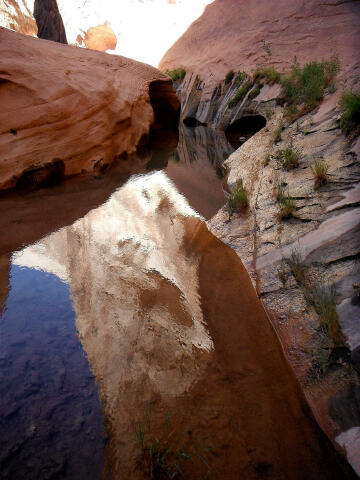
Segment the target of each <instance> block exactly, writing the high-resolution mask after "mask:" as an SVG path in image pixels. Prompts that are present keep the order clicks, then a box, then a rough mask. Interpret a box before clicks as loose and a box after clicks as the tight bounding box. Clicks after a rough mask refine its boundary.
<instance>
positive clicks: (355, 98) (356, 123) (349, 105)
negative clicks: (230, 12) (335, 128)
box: [340, 92, 360, 133]
mask: <svg viewBox="0 0 360 480" xmlns="http://www.w3.org/2000/svg"><path fill="white" fill-rule="evenodd" d="M340 109H341V111H342V115H341V118H340V128H341V129H342V130H343V131H344V132H345V133H350V132H351V131H352V130H356V129H359V128H360V95H357V94H356V93H354V92H344V93H343V95H342V97H341V101H340Z"/></svg>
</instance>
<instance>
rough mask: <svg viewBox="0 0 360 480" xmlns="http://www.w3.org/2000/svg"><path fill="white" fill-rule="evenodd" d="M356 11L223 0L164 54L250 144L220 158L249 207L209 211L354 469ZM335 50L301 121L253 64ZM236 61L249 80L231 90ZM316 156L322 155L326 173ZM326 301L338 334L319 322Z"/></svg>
mask: <svg viewBox="0 0 360 480" xmlns="http://www.w3.org/2000/svg"><path fill="white" fill-rule="evenodd" d="M220 19H221V20H220ZM359 19H360V3H359V2H356V1H349V2H339V1H336V0H331V1H329V2H326V3H321V2H319V1H315V0H312V1H309V2H306V4H304V2H301V1H297V0H296V1H294V2H285V1H279V2H260V3H259V2H255V1H254V2H253V1H251V2H245V1H233V0H223V1H218V0H217V1H215V2H214V3H213V4H211V5H209V6H208V7H207V8H206V10H205V12H204V14H203V16H202V17H201V18H200V19H199V20H197V21H196V22H194V23H193V24H192V26H191V27H190V28H189V29H188V31H187V32H186V33H185V34H184V35H183V36H182V37H181V38H180V39H179V40H178V41H177V42H176V44H175V45H174V46H173V47H172V48H171V49H170V50H169V51H168V52H167V53H166V55H165V56H164V57H163V59H162V61H161V63H160V68H161V69H163V70H165V69H170V70H173V69H176V68H178V67H180V66H181V67H184V68H185V69H186V76H185V78H184V79H183V80H182V81H178V82H176V83H175V87H176V89H177V93H178V95H179V97H180V99H181V106H182V111H181V118H182V119H183V120H184V122H185V123H189V122H190V123H192V124H193V125H198V124H207V125H209V126H211V127H215V128H218V129H222V130H225V131H226V132H227V136H228V138H229V140H230V141H231V142H232V143H233V145H234V146H236V148H238V147H239V145H241V146H240V148H238V150H237V151H235V152H234V153H233V154H232V155H231V156H230V157H229V159H228V160H227V161H226V162H225V166H226V168H227V173H228V177H227V178H228V183H229V187H230V190H232V189H234V188H235V185H236V184H237V182H238V181H239V180H240V179H241V180H242V182H243V184H244V186H245V190H246V191H247V195H248V200H249V207H248V209H247V210H246V211H245V212H244V213H242V214H233V215H229V212H228V211H227V210H226V209H225V208H223V209H221V210H220V212H219V213H218V214H217V215H215V217H213V219H211V220H210V221H209V222H208V225H209V226H210V228H211V230H212V232H213V233H215V235H216V236H218V237H219V238H220V239H222V240H223V241H224V242H226V243H227V244H228V245H230V246H231V247H232V248H233V249H234V250H235V251H236V252H237V253H238V255H239V256H240V257H241V259H242V260H243V262H244V264H245V266H246V268H247V270H248V272H249V274H250V276H251V278H252V280H253V283H254V286H255V288H256V289H257V292H258V294H259V296H260V298H261V299H262V301H263V304H264V305H265V307H266V309H267V311H268V313H269V316H270V318H271V321H272V323H273V325H274V327H275V329H276V331H277V333H278V335H279V338H280V340H281V343H282V345H283V348H284V351H285V354H286V356H287V358H288V360H289V362H290V364H291V365H292V367H293V369H294V371H295V373H296V375H297V377H298V379H299V380H300V382H301V384H302V387H303V389H304V391H305V394H306V396H307V399H308V401H309V404H310V406H311V408H312V410H313V412H314V413H315V415H316V417H317V420H318V422H319V424H320V425H321V427H322V428H323V430H324V431H325V432H326V433H327V434H328V436H329V437H330V438H331V439H332V440H333V441H334V443H336V444H337V446H338V448H339V449H340V447H341V448H344V449H345V450H346V454H347V457H348V460H349V461H350V462H351V464H352V465H353V467H354V468H355V469H356V471H357V472H358V473H359V472H360V466H359V463H358V460H357V459H358V458H360V451H359V425H360V404H359V392H360V390H359V376H358V372H359V371H360V364H359V332H360V324H359V318H360V309H359V283H360V265H359V254H360V249H359V245H360V229H359V228H360V227H359V225H360V217H359V201H360V197H359V180H360V168H359V165H360V163H359V162H360V151H359V148H360V147H359V145H360V144H359V139H358V137H356V134H355V135H353V136H352V137H351V136H350V137H346V136H345V135H344V133H343V132H342V131H341V129H340V128H339V118H340V114H341V112H340V108H339V101H340V96H341V93H342V91H343V90H347V91H349V90H353V91H355V92H359V90H360V85H359V69H360V56H359V50H358V45H359V44H360V29H359ZM332 54H337V56H338V59H339V61H340V71H339V73H338V75H337V78H336V85H335V86H333V88H332V89H329V90H326V91H325V99H324V101H323V102H322V104H321V105H320V106H319V107H318V108H316V109H313V111H312V112H310V113H306V114H304V115H298V118H297V119H296V120H295V121H293V120H291V119H290V117H289V116H287V115H286V112H285V110H284V108H283V106H282V105H283V103H284V99H283V98H282V87H281V85H280V84H279V83H276V80H275V81H270V82H268V83H266V81H263V80H261V81H260V82H259V81H255V82H253V74H254V72H255V71H256V70H258V69H265V68H269V67H273V68H275V69H276V70H277V71H279V72H280V73H281V72H288V71H289V70H290V68H291V65H292V64H293V63H294V57H295V56H296V60H297V61H298V62H300V64H301V65H303V64H304V63H306V62H309V61H312V60H318V61H321V60H322V59H324V58H326V59H329V58H330V56H331V55H332ZM230 70H233V71H234V75H233V77H232V78H231V76H229V77H228V79H227V81H226V79H225V77H226V74H227V73H228V72H229V71H230ZM239 72H245V73H246V74H247V75H248V77H247V79H248V80H250V82H251V86H250V87H249V88H248V89H247V91H246V93H245V94H244V95H242V97H241V99H240V100H239V101H238V102H232V99H233V98H234V96H235V95H236V93H237V91H238V89H239V84H237V83H236V80H237V76H238V73H239ZM245 82H246V80H245V81H244V82H243V83H242V84H241V85H240V88H241V87H242V86H243V85H244V83H245ZM336 89H337V91H336ZM195 130H196V129H195ZM256 132H258V133H256ZM254 133H255V135H254V136H253V137H252V138H250V139H249V137H250V136H251V135H252V134H254ZM285 149H292V150H293V151H296V152H297V153H298V155H299V165H298V166H297V167H296V168H294V169H291V170H290V169H289V170H286V169H285V168H284V166H283V164H282V162H281V155H282V153H281V152H282V151H285ZM319 162H320V165H326V168H327V183H326V184H324V185H320V187H319V185H318V184H316V182H317V180H316V173H314V172H315V168H316V163H319ZM318 187H319V188H318ZM284 202H285V203H286V202H287V203H288V208H291V210H292V212H291V213H290V214H284V211H282V212H281V209H282V208H283V207H284ZM297 267H299V268H300V274H299V270H297ZM331 305H332V306H331ZM324 309H325V310H326V309H327V312H324ZM330 312H332V313H330ZM326 315H328V316H330V315H333V316H332V318H336V322H338V324H339V329H340V333H339V332H337V334H336V335H338V336H339V337H341V340H340V338H339V337H338V338H336V341H334V338H332V337H331V335H329V334H324V328H323V327H324V317H325V316H326ZM333 328H334V327H333ZM325 330H326V329H325Z"/></svg>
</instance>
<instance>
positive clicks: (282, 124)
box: [274, 119, 285, 143]
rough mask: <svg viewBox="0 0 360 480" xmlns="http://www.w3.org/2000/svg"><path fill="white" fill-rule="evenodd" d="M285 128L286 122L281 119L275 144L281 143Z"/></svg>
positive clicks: (275, 135) (275, 134)
mask: <svg viewBox="0 0 360 480" xmlns="http://www.w3.org/2000/svg"><path fill="white" fill-rule="evenodd" d="M284 127H285V125H284V121H283V120H282V119H281V120H280V122H279V125H278V127H277V129H276V130H275V133H274V143H278V142H280V141H281V134H282V131H283V130H284Z"/></svg>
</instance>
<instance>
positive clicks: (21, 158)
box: [0, 29, 179, 189]
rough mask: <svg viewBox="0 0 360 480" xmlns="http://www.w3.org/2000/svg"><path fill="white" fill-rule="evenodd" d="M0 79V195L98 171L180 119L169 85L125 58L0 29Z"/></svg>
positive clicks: (174, 96)
mask: <svg viewBox="0 0 360 480" xmlns="http://www.w3.org/2000/svg"><path fill="white" fill-rule="evenodd" d="M0 72H1V73H0V99H1V100H0V101H1V106H2V108H1V112H0V189H6V188H12V187H15V186H16V185H17V183H18V182H19V181H20V183H22V184H27V183H29V182H30V183H31V182H35V183H36V182H37V181H39V182H40V183H43V182H44V181H47V180H48V179H51V178H52V177H56V176H59V175H65V176H66V175H75V174H78V173H82V172H91V171H101V170H103V169H104V168H106V166H107V165H109V164H110V163H111V162H112V161H113V160H114V158H116V157H119V156H121V155H123V154H126V153H131V152H134V151H135V150H136V147H137V145H138V143H139V142H140V141H144V139H146V138H147V137H148V134H149V130H150V127H151V126H152V125H154V122H155V124H160V123H164V122H166V123H172V122H174V121H176V119H177V116H178V110H179V102H178V100H177V98H176V95H175V92H174V90H173V88H172V84H171V81H170V80H169V79H168V78H167V77H166V76H165V75H163V74H161V73H160V72H159V71H157V70H156V69H155V68H153V67H150V66H148V65H145V64H141V63H139V62H135V61H132V60H130V59H127V58H124V57H118V56H109V55H106V54H102V53H100V52H94V51H87V50H84V49H78V48H73V47H69V46H65V45H61V44H58V43H55V42H47V41H43V40H40V41H39V40H37V39H32V38H29V37H26V36H23V35H19V34H18V33H14V32H10V31H7V30H5V29H0ZM159 89H160V90H161V94H162V100H161V102H159V100H158V98H157V97H158V95H157V92H158V90H159ZM149 90H150V91H149ZM152 97H154V98H155V100H154V104H153V102H152ZM166 99H167V100H166ZM152 104H153V105H154V109H155V115H154V111H153V106H152ZM44 167H45V169H46V172H44ZM39 169H41V170H42V171H40V170H39ZM21 177H22V178H21ZM20 178H21V179H20ZM19 179H20V180H19Z"/></svg>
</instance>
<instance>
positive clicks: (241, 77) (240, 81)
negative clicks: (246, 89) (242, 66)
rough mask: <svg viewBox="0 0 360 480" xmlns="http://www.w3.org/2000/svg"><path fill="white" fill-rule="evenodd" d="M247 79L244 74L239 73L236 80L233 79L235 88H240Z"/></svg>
mask: <svg viewBox="0 0 360 480" xmlns="http://www.w3.org/2000/svg"><path fill="white" fill-rule="evenodd" d="M246 78H247V74H246V73H245V72H239V73H238V74H237V75H236V78H235V82H234V83H235V86H236V87H240V85H242V84H243V83H244V81H245V80H246Z"/></svg>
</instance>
